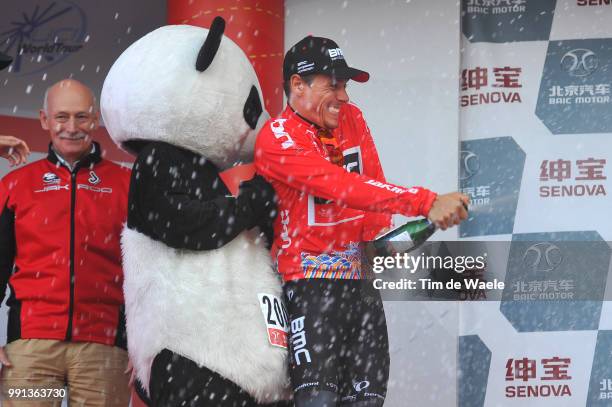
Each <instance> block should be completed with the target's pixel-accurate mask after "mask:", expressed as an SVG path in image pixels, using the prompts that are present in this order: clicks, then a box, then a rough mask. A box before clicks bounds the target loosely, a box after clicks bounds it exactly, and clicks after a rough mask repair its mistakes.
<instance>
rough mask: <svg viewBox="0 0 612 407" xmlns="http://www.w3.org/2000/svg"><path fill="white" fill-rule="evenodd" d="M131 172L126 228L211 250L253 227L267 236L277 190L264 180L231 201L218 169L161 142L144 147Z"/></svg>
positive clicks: (245, 184)
mask: <svg viewBox="0 0 612 407" xmlns="http://www.w3.org/2000/svg"><path fill="white" fill-rule="evenodd" d="M133 171H134V175H133V176H132V183H131V186H132V187H131V189H130V197H129V202H130V208H129V216H128V227H129V228H131V229H135V230H139V231H140V232H142V233H144V234H146V235H148V236H150V237H152V238H154V239H156V240H159V241H162V242H164V243H165V244H166V245H167V246H170V247H172V248H175V249H189V250H212V249H218V248H220V247H221V246H223V245H224V244H225V243H227V242H229V241H231V240H233V239H234V238H235V237H236V236H237V235H238V234H240V233H241V232H242V231H244V230H247V229H251V228H253V227H255V226H260V229H263V230H262V232H269V229H270V226H271V225H270V222H269V220H271V219H273V217H274V215H275V211H274V202H273V199H274V190H273V189H272V187H271V186H270V185H269V184H268V183H267V182H265V181H264V180H263V179H262V178H261V177H260V176H256V177H255V178H253V179H252V180H249V181H246V182H243V183H242V184H241V185H240V193H239V194H238V196H237V197H233V196H231V195H230V193H229V191H228V190H227V187H226V186H225V185H224V184H223V182H222V181H221V178H220V177H219V171H218V169H217V168H216V167H215V166H214V164H212V163H211V162H210V161H208V160H206V159H205V158H204V157H202V156H199V155H197V154H194V153H192V152H190V151H187V150H182V149H180V148H177V147H175V146H172V145H170V144H167V143H162V142H150V143H147V144H146V145H145V146H143V147H142V149H141V150H139V153H138V156H137V160H136V162H135V163H134V167H133ZM266 234H269V233H266Z"/></svg>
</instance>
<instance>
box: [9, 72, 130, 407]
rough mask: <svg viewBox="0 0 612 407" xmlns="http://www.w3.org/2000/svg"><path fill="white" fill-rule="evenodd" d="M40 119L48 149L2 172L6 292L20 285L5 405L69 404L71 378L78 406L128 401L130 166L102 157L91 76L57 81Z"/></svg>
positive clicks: (14, 298) (12, 316) (13, 301)
mask: <svg viewBox="0 0 612 407" xmlns="http://www.w3.org/2000/svg"><path fill="white" fill-rule="evenodd" d="M40 122H41V125H42V127H43V129H45V130H47V131H49V134H50V136H51V143H50V145H49V154H48V156H47V158H45V159H42V160H39V161H36V162H34V163H31V164H28V165H26V166H25V167H22V168H20V169H18V170H15V171H13V172H11V173H9V174H8V175H6V176H5V177H4V178H3V179H2V181H1V184H2V191H3V192H2V195H3V196H2V197H0V203H1V204H2V207H1V212H0V292H1V293H2V296H3V297H4V292H5V289H6V286H7V284H8V285H9V287H10V297H9V299H8V301H7V305H8V306H9V308H10V310H9V315H8V330H7V342H8V343H7V345H6V346H4V347H3V348H0V362H1V363H2V379H1V385H2V397H4V400H3V405H8V406H12V405H18V406H42V405H45V406H46V405H49V406H59V405H60V404H61V396H62V395H63V391H64V386H67V387H68V395H69V401H70V404H71V405H73V404H74V405H86V406H108V405H116V406H121V405H124V406H126V405H127V404H128V402H129V389H128V387H127V384H128V376H127V375H126V374H125V373H124V371H125V369H126V366H127V363H128V357H127V352H126V350H125V349H126V337H125V318H124V311H123V310H124V301H123V292H122V283H123V272H122V268H121V249H120V244H119V241H120V234H121V230H122V226H123V222H125V219H126V212H127V192H128V186H129V179H130V171H129V170H128V169H126V168H123V167H121V166H119V165H116V164H114V163H112V162H110V161H107V160H104V159H102V154H101V153H102V152H101V150H100V145H99V144H97V143H95V142H93V141H92V139H91V132H92V131H93V130H95V129H96V128H97V127H98V123H99V114H98V111H97V109H96V108H95V100H94V96H93V94H92V92H91V90H90V89H89V88H87V87H86V86H85V85H83V84H82V83H80V82H78V81H75V80H71V79H69V80H63V81H60V82H58V83H57V84H55V85H53V86H52V87H50V88H49V89H48V91H47V92H46V94H45V101H44V108H43V109H42V110H41V111H40ZM41 389H44V391H45V393H42V392H41V391H42V390H41ZM49 389H53V391H49ZM24 396H26V397H29V401H24V400H23V398H24ZM43 399H44V400H43Z"/></svg>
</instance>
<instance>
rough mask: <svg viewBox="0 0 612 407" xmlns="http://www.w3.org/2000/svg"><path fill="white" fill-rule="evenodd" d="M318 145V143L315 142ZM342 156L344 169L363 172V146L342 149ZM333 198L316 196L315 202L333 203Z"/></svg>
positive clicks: (320, 203)
mask: <svg viewBox="0 0 612 407" xmlns="http://www.w3.org/2000/svg"><path fill="white" fill-rule="evenodd" d="M315 145H316V144H315ZM342 156H343V158H344V165H343V167H344V169H345V170H346V171H347V172H354V173H356V174H361V173H362V171H361V169H362V168H363V164H362V161H361V147H360V146H356V147H351V148H347V149H346V150H343V151H342ZM333 202H334V201H333V200H332V199H324V198H319V197H316V196H315V198H314V203H315V204H317V205H327V204H330V203H333Z"/></svg>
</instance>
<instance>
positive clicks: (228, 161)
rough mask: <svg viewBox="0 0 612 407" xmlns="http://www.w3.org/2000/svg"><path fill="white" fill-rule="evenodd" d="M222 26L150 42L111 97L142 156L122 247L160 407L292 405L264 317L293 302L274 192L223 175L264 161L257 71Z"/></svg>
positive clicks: (130, 60) (123, 62)
mask: <svg viewBox="0 0 612 407" xmlns="http://www.w3.org/2000/svg"><path fill="white" fill-rule="evenodd" d="M224 26H225V23H224V21H223V20H222V19H221V18H219V17H217V18H216V19H215V20H214V22H213V24H212V26H211V28H210V30H207V29H204V28H199V27H193V26H185V25H175V26H165V27H162V28H159V29H157V30H155V31H153V32H151V33H149V34H147V35H146V36H144V37H143V38H141V39H139V40H138V41H136V42H135V43H134V44H132V45H131V46H130V47H129V48H128V49H127V50H126V51H125V52H124V53H123V54H122V55H121V56H120V57H119V58H118V60H117V61H116V62H115V63H114V65H113V66H112V68H111V70H110V72H109V74H108V76H107V78H106V80H105V82H104V86H103V89H102V96H101V108H102V115H103V119H104V123H105V125H106V127H107V129H108V132H109V134H110V135H111V137H112V138H113V140H114V141H115V142H116V143H117V144H118V145H120V146H121V147H123V148H124V149H126V150H127V151H129V152H131V153H132V154H134V155H135V156H136V160H135V163H134V167H133V171H132V180H131V184H130V193H129V194H130V195H129V208H128V222H127V225H126V227H125V229H124V232H123V236H122V247H123V264H124V273H125V280H124V293H125V301H126V316H127V334H128V345H129V351H130V357H131V359H132V361H133V364H134V367H135V370H136V374H137V377H138V379H139V381H140V382H141V383H142V384H143V386H144V388H145V389H147V391H148V392H149V394H150V395H151V398H152V400H153V402H154V404H155V405H181V404H180V402H181V400H183V401H188V402H187V403H186V404H188V405H200V404H189V402H193V401H194V400H197V399H207V400H208V402H209V403H210V404H206V403H204V404H202V405H218V406H222V405H251V404H248V403H252V402H256V403H267V402H272V401H277V400H281V399H285V398H287V394H288V393H287V390H288V388H287V387H288V379H287V368H286V357H287V352H286V349H284V348H282V347H278V346H273V345H272V344H271V343H272V342H274V341H273V340H272V339H271V337H270V336H269V331H268V328H269V325H266V320H265V319H264V315H263V313H262V306H265V304H266V303H267V302H270V303H272V302H274V301H276V300H277V299H280V298H281V289H280V280H279V278H278V276H277V274H276V272H275V271H274V270H273V268H272V266H271V260H270V256H269V252H268V250H267V248H266V242H265V239H263V238H262V237H261V233H260V227H261V228H265V227H266V226H269V225H270V219H271V217H272V216H273V214H274V210H273V208H272V207H273V206H274V203H273V201H272V200H271V198H272V196H273V190H272V189H271V187H270V186H269V185H267V184H266V183H265V182H264V181H263V180H262V179H261V178H259V177H256V178H255V179H254V180H252V181H248V182H246V183H243V184H241V189H240V193H239V194H238V195H237V197H234V196H231V194H230V193H229V191H228V189H227V187H226V186H225V185H224V183H223V181H222V180H221V178H220V176H219V173H220V172H221V171H222V170H225V169H227V168H229V167H231V166H232V165H234V164H235V163H237V162H245V161H251V160H252V154H253V145H254V139H255V135H256V133H257V131H258V130H259V126H261V125H262V124H263V123H264V122H265V120H266V119H267V117H268V116H267V114H266V113H265V112H264V111H263V108H262V102H261V91H260V86H259V83H258V80H257V76H256V74H255V72H254V70H253V67H252V65H251V63H250V62H249V60H248V58H247V57H246V55H245V54H244V52H243V51H242V50H241V49H240V47H239V46H238V45H236V44H235V43H234V42H232V41H231V40H230V39H229V38H227V37H225V36H224V35H223V30H224ZM271 201H272V203H271ZM262 295H263V297H262ZM262 298H263V300H262ZM281 314H282V313H281ZM280 319H281V321H279V325H281V327H283V328H284V329H286V328H287V326H286V320H285V322H283V321H282V319H283V318H282V316H281V318H280ZM177 400H178V402H177ZM226 402H227V404H224V403H226ZM230 403H233V404H230ZM245 403H247V404H245Z"/></svg>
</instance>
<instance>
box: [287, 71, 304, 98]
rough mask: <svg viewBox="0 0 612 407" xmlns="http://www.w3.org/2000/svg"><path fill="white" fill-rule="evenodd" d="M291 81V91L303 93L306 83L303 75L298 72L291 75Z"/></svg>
mask: <svg viewBox="0 0 612 407" xmlns="http://www.w3.org/2000/svg"><path fill="white" fill-rule="evenodd" d="M289 81H290V82H289V83H290V85H291V93H295V94H298V95H301V94H302V93H303V92H304V85H305V83H304V80H303V79H302V77H300V75H298V74H293V75H291V78H290V79H289Z"/></svg>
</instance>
